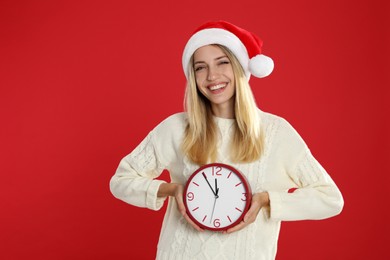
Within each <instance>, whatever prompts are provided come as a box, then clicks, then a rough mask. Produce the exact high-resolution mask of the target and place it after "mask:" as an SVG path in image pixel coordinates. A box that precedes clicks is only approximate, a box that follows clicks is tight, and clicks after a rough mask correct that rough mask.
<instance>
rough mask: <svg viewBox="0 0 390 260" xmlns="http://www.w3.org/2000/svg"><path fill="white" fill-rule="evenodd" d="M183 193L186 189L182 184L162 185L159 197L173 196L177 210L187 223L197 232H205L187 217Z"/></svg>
mask: <svg viewBox="0 0 390 260" xmlns="http://www.w3.org/2000/svg"><path fill="white" fill-rule="evenodd" d="M183 191H184V187H183V185H181V184H178V183H162V184H161V185H160V188H159V191H158V194H157V196H159V197H163V196H172V197H175V200H176V204H177V209H178V210H179V212H180V214H181V215H182V216H183V217H184V218H185V219H186V220H187V222H188V223H189V224H190V225H191V226H192V227H193V228H195V229H196V230H198V231H204V230H203V229H201V228H200V227H199V226H198V225H196V224H195V223H194V222H193V221H192V220H191V219H190V217H189V216H188V215H187V212H186V208H185V206H184V202H183Z"/></svg>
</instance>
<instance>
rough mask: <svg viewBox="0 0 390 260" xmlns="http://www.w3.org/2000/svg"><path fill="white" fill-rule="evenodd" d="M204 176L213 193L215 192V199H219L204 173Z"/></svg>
mask: <svg viewBox="0 0 390 260" xmlns="http://www.w3.org/2000/svg"><path fill="white" fill-rule="evenodd" d="M202 175H203V177H204V178H205V180H206V182H207V184H208V185H209V187H210V189H211V191H212V192H213V194H214V196H215V198H217V197H218V195H217V194H216V193H215V191H214V190H213V188H212V187H211V185H210V182H209V180H208V179H207V177H206V174H204V172H202Z"/></svg>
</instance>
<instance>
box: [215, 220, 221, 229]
mask: <svg viewBox="0 0 390 260" xmlns="http://www.w3.org/2000/svg"><path fill="white" fill-rule="evenodd" d="M213 224H214V227H216V228H219V227H220V226H221V220H220V219H219V218H216V219H214V221H213Z"/></svg>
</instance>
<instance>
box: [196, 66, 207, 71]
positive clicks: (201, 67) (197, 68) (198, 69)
mask: <svg viewBox="0 0 390 260" xmlns="http://www.w3.org/2000/svg"><path fill="white" fill-rule="evenodd" d="M204 68H205V66H196V67H195V72H197V71H201V70H202V69H204Z"/></svg>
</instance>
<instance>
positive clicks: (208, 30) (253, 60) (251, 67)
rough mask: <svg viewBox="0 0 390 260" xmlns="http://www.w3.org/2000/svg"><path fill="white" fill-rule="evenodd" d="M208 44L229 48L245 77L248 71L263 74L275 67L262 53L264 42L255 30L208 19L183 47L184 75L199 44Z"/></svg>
mask: <svg viewBox="0 0 390 260" xmlns="http://www.w3.org/2000/svg"><path fill="white" fill-rule="evenodd" d="M209 44H220V45H223V46H225V47H227V48H228V49H229V50H231V51H232V52H233V54H234V55H235V56H236V58H237V59H238V61H239V62H240V64H241V66H242V68H243V69H244V71H245V75H246V77H247V78H248V80H249V78H250V75H253V76H255V77H258V78H263V77H266V76H268V75H269V74H271V72H272V70H273V68H274V62H273V60H272V59H271V58H270V57H267V56H265V55H263V54H261V47H262V45H263V42H262V40H261V39H260V38H259V37H257V36H256V35H255V34H253V33H251V32H248V31H246V30H244V29H242V28H240V27H238V26H236V25H233V24H231V23H228V22H226V21H216V22H207V23H205V24H203V25H201V26H200V27H199V28H198V29H196V30H195V32H194V34H193V35H192V36H191V38H190V39H189V40H188V42H187V44H186V46H185V48H184V52H183V57H182V63H183V69H184V74H185V75H186V77H187V78H188V70H189V69H190V68H191V66H190V64H189V62H190V59H191V56H192V55H193V54H194V52H195V51H196V50H197V49H198V48H200V47H202V46H205V45H209Z"/></svg>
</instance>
